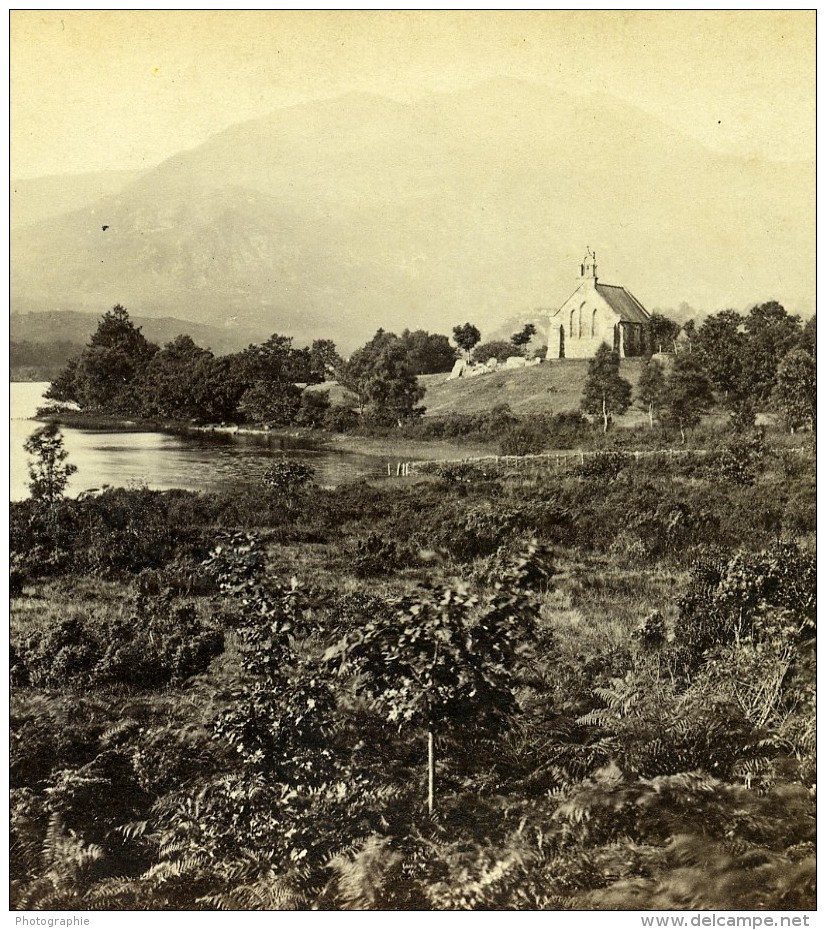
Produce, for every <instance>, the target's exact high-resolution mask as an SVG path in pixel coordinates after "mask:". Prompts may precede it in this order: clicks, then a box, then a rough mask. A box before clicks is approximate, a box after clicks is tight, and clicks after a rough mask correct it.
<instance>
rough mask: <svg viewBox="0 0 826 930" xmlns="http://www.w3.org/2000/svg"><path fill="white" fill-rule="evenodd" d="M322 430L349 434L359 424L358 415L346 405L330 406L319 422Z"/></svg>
mask: <svg viewBox="0 0 826 930" xmlns="http://www.w3.org/2000/svg"><path fill="white" fill-rule="evenodd" d="M321 422H322V425H323V426H324V429H328V430H330V431H331V432H333V433H350V432H352V431H353V430H354V429H355V428H356V427H357V426H358V423H359V417H358V414H357V413H356V412H355V410H353V409H352V408H351V407H348V406H347V405H346V404H332V405H331V406H330V408H329V409H328V410H327V411H326V412H325V413H324V419H323V420H322V421H321Z"/></svg>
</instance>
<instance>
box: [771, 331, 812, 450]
mask: <svg viewBox="0 0 826 930" xmlns="http://www.w3.org/2000/svg"><path fill="white" fill-rule="evenodd" d="M773 401H774V405H775V407H776V408H777V410H778V411H779V412H780V414H781V416H782V417H783V421H784V423H785V424H786V426H787V427H788V428H789V430H790V431H791V432H792V433H793V432H794V431H795V430H796V429H800V428H801V427H807V426H808V427H809V429H811V430H813V431H814V430H815V429H816V428H817V362H816V361H815V360H814V358H812V356H811V355H810V354H809V353H808V352H807V351H806V350H805V349H800V348H798V349H792V351H791V352H789V353H788V354H787V355H786V356H785V357H784V358H783V360H782V361H781V362H780V365H779V366H778V369H777V383H776V385H775V387H774V393H773Z"/></svg>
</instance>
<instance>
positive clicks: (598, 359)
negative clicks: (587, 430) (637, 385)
mask: <svg viewBox="0 0 826 930" xmlns="http://www.w3.org/2000/svg"><path fill="white" fill-rule="evenodd" d="M619 366H620V358H619V353H617V352H615V351H614V350H613V349H610V348H609V347H608V346H607V345H606V344H605V343H603V344H602V345H601V346H600V347H599V348H598V349H597V352H596V355H595V356H594V357H593V358H592V359H591V361H590V362H588V379H587V380H586V382H585V389H584V391H583V396H582V409H583V410H584V411H585V412H586V413H590V414H591V415H592V416H601V417H602V431H603V432H604V433H607V432H608V424H609V423H610V422H611V418H612V417H613V416H614V415H615V414H616V415H622V414H623V413H625V411H626V410H627V409H628V407H629V405H630V404H631V385H630V384H629V382H628V381H626V380H625V378H621V377H620V373H619Z"/></svg>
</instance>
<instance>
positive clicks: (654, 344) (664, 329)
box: [645, 313, 680, 354]
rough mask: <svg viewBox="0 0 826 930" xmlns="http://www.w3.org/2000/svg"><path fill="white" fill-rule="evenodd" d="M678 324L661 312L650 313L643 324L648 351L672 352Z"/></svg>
mask: <svg viewBox="0 0 826 930" xmlns="http://www.w3.org/2000/svg"><path fill="white" fill-rule="evenodd" d="M679 332H680V324H679V323H676V322H675V321H674V320H669V319H668V317H667V316H663V314H661V313H652V314H651V316H650V317H649V319H648V322H647V323H646V324H645V342H646V346H647V348H648V353H649V354H652V353H654V352H673V351H674V341H675V340H676V338H677V336H678V335H679Z"/></svg>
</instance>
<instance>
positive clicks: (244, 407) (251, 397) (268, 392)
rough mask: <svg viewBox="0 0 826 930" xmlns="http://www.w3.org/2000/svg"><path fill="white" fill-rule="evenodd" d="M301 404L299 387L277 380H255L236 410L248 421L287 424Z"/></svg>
mask: <svg viewBox="0 0 826 930" xmlns="http://www.w3.org/2000/svg"><path fill="white" fill-rule="evenodd" d="M300 406H301V388H298V387H296V386H295V385H294V384H289V383H281V382H278V381H256V382H255V384H253V385H252V387H249V388H247V390H246V391H244V393H243V395H242V396H241V400H240V401H239V402H238V412H239V413H241V414H243V416H244V418H245V419H246V420H247V421H248V422H249V423H266V424H267V425H269V426H289V425H290V424H291V423H292V422H293V421H294V420H295V418H296V416H297V415H298V411H299V408H300Z"/></svg>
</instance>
